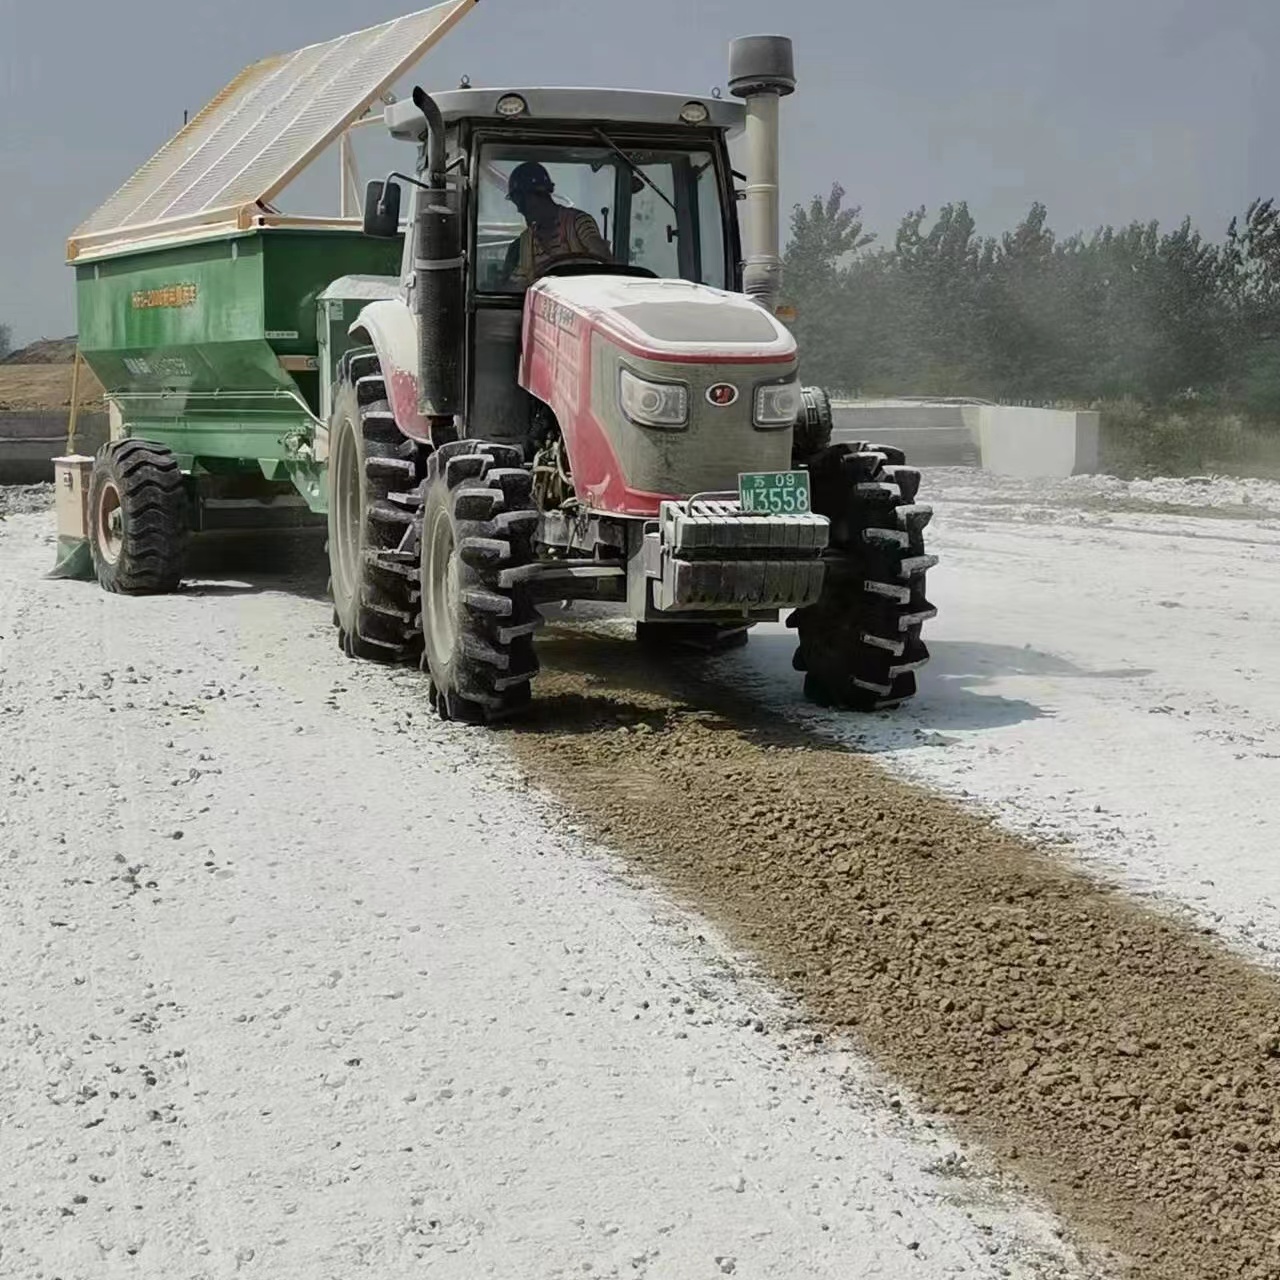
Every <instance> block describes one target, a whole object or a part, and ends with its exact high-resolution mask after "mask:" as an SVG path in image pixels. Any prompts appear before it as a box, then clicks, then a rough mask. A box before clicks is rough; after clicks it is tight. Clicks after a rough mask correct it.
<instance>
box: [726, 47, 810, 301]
mask: <svg viewBox="0 0 1280 1280" xmlns="http://www.w3.org/2000/svg"><path fill="white" fill-rule="evenodd" d="M795 88H796V70H795V55H794V52H793V49H792V45H791V41H790V39H788V38H787V37H786V36H743V37H742V38H741V39H739V40H735V41H733V43H732V44H731V45H730V46H729V92H730V93H732V94H733V95H734V96H735V97H738V98H742V99H743V100H744V101H745V103H746V108H747V130H746V142H747V170H748V180H747V202H746V203H747V210H746V213H747V216H746V224H747V226H746V230H747V244H746V262H745V263H744V264H743V273H742V288H743V292H744V293H746V294H747V296H748V297H750V298H753V299H754V300H755V301H756V302H758V303H760V305H761V306H763V307H765V308H766V309H767V310H768V311H770V312H773V311H774V309H775V308H776V307H777V305H778V297H779V294H780V292H781V290H782V252H781V233H780V225H779V222H780V210H779V197H778V153H779V142H778V108H779V104H780V103H781V100H782V99H783V98H785V97H786V96H787V95H788V94H791V93H794V92H795Z"/></svg>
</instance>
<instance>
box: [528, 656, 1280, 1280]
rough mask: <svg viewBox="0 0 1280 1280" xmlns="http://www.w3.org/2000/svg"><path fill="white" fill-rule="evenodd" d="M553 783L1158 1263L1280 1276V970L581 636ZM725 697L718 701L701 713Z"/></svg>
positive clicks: (839, 1018)
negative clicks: (1269, 972)
mask: <svg viewBox="0 0 1280 1280" xmlns="http://www.w3.org/2000/svg"><path fill="white" fill-rule="evenodd" d="M542 653H543V656H544V663H545V665H546V667H547V669H548V674H547V676H546V677H544V680H543V682H542V684H541V685H540V687H539V695H540V697H539V703H538V709H537V711H536V712H535V718H534V720H533V721H532V723H531V724H529V725H527V726H525V727H524V728H523V729H517V730H515V731H513V732H512V733H511V735H510V741H511V742H512V744H513V745H514V747H515V750H516V752H517V754H518V755H519V757H520V759H521V760H522V762H523V764H524V767H525V768H526V770H527V771H528V772H529V774H530V775H531V777H532V778H534V779H535V780H536V781H538V782H540V783H542V784H544V785H546V786H547V787H548V788H549V789H551V790H552V791H554V792H555V793H557V794H559V795H560V796H561V797H562V798H563V799H564V800H565V801H566V802H568V803H569V804H570V805H571V806H572V808H573V809H574V810H576V811H577V812H578V813H580V814H581V815H582V816H583V818H584V819H585V820H586V822H587V824H588V825H589V826H590V827H591V828H592V829H593V830H594V831H595V832H596V833H597V834H599V835H600V836H601V837H602V838H603V839H604V840H605V841H606V842H607V843H609V844H611V845H613V846H614V847H616V848H618V849H619V850H621V851H622V852H624V853H626V854H628V855H630V856H631V857H632V858H634V859H635V860H637V861H638V862H639V863H640V864H642V865H643V866H644V867H645V868H647V869H649V870H650V871H652V872H653V873H655V874H656V875H657V876H659V877H660V878H661V879H663V880H664V881H666V882H667V883H668V884H669V885H671V886H672V887H673V888H674V889H675V890H676V892H677V893H679V894H680V895H682V896H683V897H685V898H687V899H689V900H691V901H692V902H693V903H694V904H695V905H697V906H698V907H700V908H701V909H703V910H705V911H707V912H708V913H709V914H710V915H711V916H712V917H713V918H714V919H716V920H717V921H718V922H719V923H720V924H721V925H722V926H723V927H724V928H725V929H726V930H727V932H728V933H729V934H730V936H731V937H733V938H736V939H737V941H738V942H739V943H741V944H742V945H744V946H745V947H747V948H748V949H749V950H750V951H752V952H753V953H754V954H755V955H756V956H757V957H758V958H759V960H760V961H761V963H762V964H763V965H764V966H765V968H766V969H767V970H768V971H770V972H771V973H772V975H773V976H774V978H775V979H776V980H778V981H779V982H780V983H783V984H785V985H789V986H790V987H791V988H792V989H794V990H796V991H798V992H800V993H801V994H802V995H803V997H804V999H805V1001H806V1004H807V1007H808V1010H809V1011H810V1014H811V1015H812V1017H813V1019H814V1020H815V1022H816V1023H817V1024H818V1025H819V1026H825V1027H827V1028H829V1029H834V1030H838V1031H842V1032H849V1033H851V1034H853V1035H854V1036H856V1037H857V1038H858V1039H859V1040H860V1041H861V1042H862V1043H863V1044H864V1045H865V1047H866V1049H867V1050H868V1051H869V1052H870V1054H871V1055H872V1056H873V1058H874V1059H875V1060H876V1061H877V1062H878V1063H879V1064H880V1065H881V1066H883V1067H884V1068H885V1069H886V1070H888V1071H889V1072H890V1073H892V1074H893V1075H895V1076H897V1077H898V1078H899V1079H902V1080H904V1081H906V1082H908V1083H909V1084H910V1085H912V1086H913V1087H914V1088H915V1089H916V1090H918V1091H919V1093H920V1095H921V1096H922V1097H923V1098H924V1099H925V1100H926V1102H927V1103H929V1104H932V1105H933V1106H936V1107H937V1108H939V1109H940V1110H942V1111H943V1112H946V1113H948V1114H949V1116H950V1117H951V1118H952V1120H953V1122H954V1123H955V1124H956V1126H957V1127H958V1128H960V1129H961V1130H962V1131H967V1132H968V1133H970V1134H971V1135H972V1136H974V1137H975V1138H977V1139H978V1140H980V1141H981V1142H983V1143H984V1144H985V1145H986V1146H987V1147H988V1148H989V1149H990V1150H991V1151H993V1152H994V1153H996V1154H997V1155H998V1156H999V1157H1001V1158H1002V1159H1003V1160H1005V1161H1006V1162H1008V1165H1009V1167H1010V1168H1012V1169H1013V1170H1015V1171H1018V1172H1019V1173H1020V1174H1021V1175H1022V1176H1023V1177H1025V1179H1026V1180H1027V1182H1028V1183H1029V1184H1030V1185H1031V1186H1033V1187H1034V1188H1035V1189H1036V1190H1038V1191H1039V1192H1040V1193H1042V1194H1044V1195H1045V1196H1046V1197H1047V1198H1048V1199H1049V1200H1050V1201H1051V1202H1052V1203H1053V1204H1054V1205H1055V1207H1056V1208H1058V1209H1059V1210H1061V1211H1063V1212H1064V1213H1066V1214H1067V1215H1068V1216H1069V1217H1071V1218H1072V1219H1073V1220H1074V1221H1075V1222H1076V1223H1077V1224H1078V1225H1079V1226H1080V1227H1081V1228H1082V1230H1083V1231H1084V1232H1085V1233H1086V1235H1088V1236H1090V1237H1092V1238H1094V1239H1097V1240H1102V1241H1105V1242H1107V1243H1109V1244H1110V1245H1111V1246H1112V1247H1114V1248H1115V1249H1117V1250H1119V1251H1120V1252H1121V1253H1122V1254H1123V1255H1124V1256H1125V1257H1126V1258H1127V1259H1129V1260H1130V1262H1131V1274H1132V1275H1133V1276H1135V1277H1142V1278H1143V1280H1173V1278H1174V1277H1176V1278H1177V1280H1192V1278H1197V1280H1200V1278H1202V1280H1222V1278H1224V1277H1236V1276H1239V1277H1254V1278H1257V1280H1262V1278H1263V1277H1274V1276H1276V1275H1278V1274H1280V986H1277V984H1276V983H1275V982H1274V981H1273V980H1272V979H1271V978H1269V977H1267V976H1265V975H1263V974H1261V973H1259V972H1257V971H1255V970H1253V969H1252V968H1250V967H1249V966H1248V965H1246V964H1245V963H1244V962H1242V961H1241V960H1239V959H1237V958H1236V957H1234V956H1233V955H1231V954H1229V953H1228V952H1226V950H1225V949H1223V948H1221V947H1219V946H1218V945H1217V944H1216V943H1215V942H1214V941H1213V940H1211V939H1210V938H1209V937H1206V936H1203V935H1201V934H1197V933H1195V932H1193V931H1191V930H1189V929H1187V928H1185V927H1183V926H1182V925H1180V924H1178V923H1176V922H1175V921H1173V920H1171V919H1168V918H1165V917H1163V916H1161V915H1158V914H1155V913H1152V912H1149V911H1146V910H1144V909H1142V908H1140V907H1138V906H1137V905H1135V904H1134V903H1133V902H1132V901H1130V900H1128V899H1127V898H1125V897H1124V896H1123V895H1121V894H1119V893H1115V892H1111V891H1109V890H1107V889H1106V888H1104V887H1102V886H1100V885H1099V884H1097V883H1096V882H1094V881H1092V880H1090V879H1087V878H1086V877H1084V876H1083V875H1080V874H1077V873H1076V872H1075V871H1073V870H1071V869H1068V868H1067V867H1066V866H1065V865H1064V861H1063V860H1060V859H1058V858H1055V857H1054V856H1053V854H1052V853H1051V852H1048V851H1044V850H1040V849H1037V848H1036V847H1034V846H1032V845H1030V844H1028V843H1027V842H1025V841H1023V840H1020V839H1018V838H1015V837H1013V836H1011V835H1008V834H1005V833H1004V832H1002V831H999V830H997V829H996V828H995V827H994V826H993V825H991V824H990V823H988V822H986V821H985V820H983V819H981V818H979V817H976V816H974V815H972V814H970V813H967V812H963V811H960V810H958V809H957V808H955V807H954V806H953V805H951V804H949V803H947V802H946V801H943V800H941V799H939V798H937V797H935V796H933V795H931V794H929V793H927V792H923V791H920V790H917V789H915V788H913V787H911V786H908V785H907V784H904V783H902V782H899V781H896V780H894V779H893V778H891V777H889V776H888V775H887V774H886V773H884V772H883V771H882V770H881V769H880V768H878V767H877V766H876V765H875V764H874V763H873V762H872V761H871V760H870V759H868V758H866V757H864V756H859V755H857V754H854V753H852V752H849V751H846V750H844V749H842V748H841V747H839V746H837V745H835V744H832V743H830V742H828V741H826V740H819V739H815V738H813V737H811V736H808V735H805V734H803V733H802V732H801V731H799V730H796V729H792V728H788V727H785V726H783V727H779V726H778V725H776V724H770V723H768V722H765V721H763V720H762V718H761V714H760V711H759V709H758V708H755V707H753V706H750V705H749V704H746V703H745V702H742V703H740V702H738V701H736V700H735V699H734V698H733V696H732V695H729V694H725V693H723V692H717V691H715V690H711V689H707V688H698V689H696V690H694V691H692V692H686V693H682V692H681V689H680V687H679V686H678V685H677V684H676V683H675V681H674V680H670V679H664V678H662V677H661V676H660V675H656V674H655V671H654V669H653V668H652V667H645V666H644V665H643V659H642V658H641V657H640V656H639V655H638V654H637V653H636V652H635V650H634V647H633V646H631V645H630V643H629V642H628V641H623V640H617V639H608V638H603V637H601V638H586V639H584V638H583V637H582V636H580V635H578V636H574V635H572V634H570V633H556V634H553V635H551V636H550V637H549V638H548V641H547V643H545V644H544V646H543V649H542ZM697 706H702V707H707V706H713V707H715V710H714V711H712V712H707V711H699V710H694V709H693V708H694V707H697Z"/></svg>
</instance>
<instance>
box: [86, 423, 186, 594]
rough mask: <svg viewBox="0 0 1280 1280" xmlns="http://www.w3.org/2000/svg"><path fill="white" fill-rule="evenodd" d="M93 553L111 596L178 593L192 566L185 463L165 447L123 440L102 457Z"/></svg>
mask: <svg viewBox="0 0 1280 1280" xmlns="http://www.w3.org/2000/svg"><path fill="white" fill-rule="evenodd" d="M89 521H90V527H89V548H90V553H91V555H92V557H93V568H94V573H95V574H96V575H97V579H98V583H99V585H100V586H101V587H102V589H103V590H104V591H116V592H120V593H121V594H122V595H131V596H134V595H158V594H163V593H165V592H169V591H176V590H177V589H178V587H179V585H180V584H181V582H182V571H183V567H184V566H185V564H186V555H187V539H188V531H189V528H190V512H189V509H188V502H187V491H186V485H185V483H184V481H183V478H182V471H181V469H180V468H179V467H178V460H177V458H175V457H174V456H173V454H172V453H171V452H170V451H169V450H168V449H166V448H165V447H164V445H159V444H152V443H150V442H149V441H147V440H133V439H127V440H115V441H112V442H111V443H110V444H105V445H103V447H102V448H101V449H100V450H99V451H98V456H97V458H96V459H95V460H94V464H93V474H92V476H91V478H90V481H89Z"/></svg>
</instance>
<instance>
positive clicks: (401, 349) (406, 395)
mask: <svg viewBox="0 0 1280 1280" xmlns="http://www.w3.org/2000/svg"><path fill="white" fill-rule="evenodd" d="M347 332H348V333H349V334H350V336H351V337H352V338H353V339H355V340H356V341H357V342H361V341H363V342H367V343H369V344H370V345H371V346H372V347H373V349H374V350H375V351H376V352H377V353H378V362H379V363H380V364H381V366H382V376H383V379H384V380H385V381H386V384H387V399H388V400H389V401H390V402H391V412H392V413H393V414H395V419H396V426H398V427H399V428H400V430H401V431H402V432H403V433H404V434H405V435H406V436H408V437H409V438H410V439H411V440H417V441H419V442H420V443H422V444H430V443H431V425H430V423H429V422H428V421H427V420H426V419H425V418H424V417H423V416H422V414H420V413H419V412H418V322H417V319H416V317H415V316H414V314H413V312H412V311H410V310H409V307H408V304H407V303H405V302H403V301H402V300H401V299H399V298H387V299H382V300H380V301H378V302H371V303H369V305H368V306H367V307H365V308H364V309H363V310H362V311H361V312H360V314H359V315H358V316H357V317H356V320H355V323H354V324H352V326H351V327H350V329H348V331H347Z"/></svg>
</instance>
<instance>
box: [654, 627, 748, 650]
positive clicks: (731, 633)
mask: <svg viewBox="0 0 1280 1280" xmlns="http://www.w3.org/2000/svg"><path fill="white" fill-rule="evenodd" d="M751 626H752V624H751V623H749V622H637V623H636V640H637V641H638V642H639V643H640V645H641V646H643V647H644V648H645V649H648V650H650V651H651V652H653V653H671V652H672V651H679V650H686V651H693V652H696V653H708V654H712V653H726V652H728V651H729V650H730V649H741V648H742V646H743V645H745V644H746V643H747V633H748V632H749V631H750V630H751Z"/></svg>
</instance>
